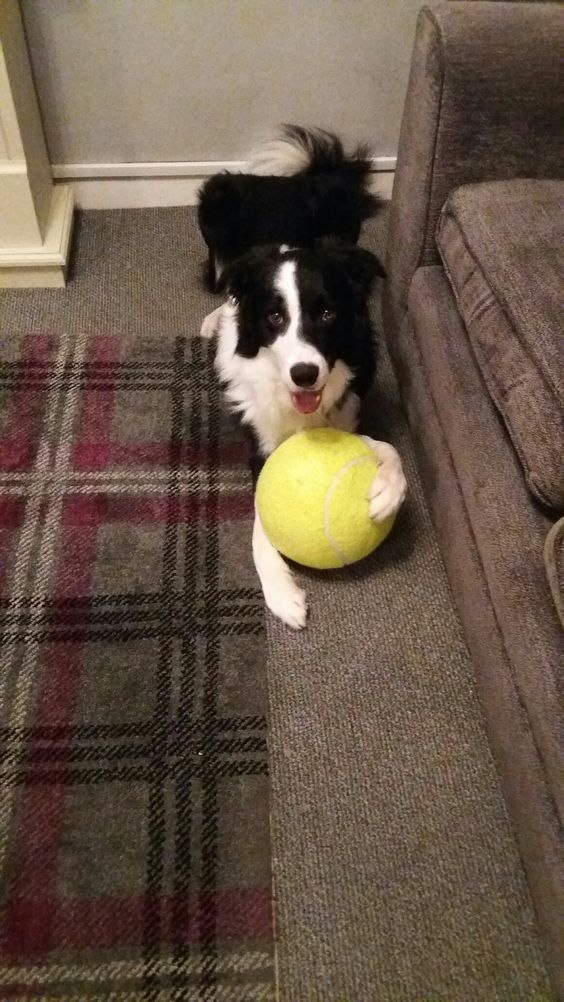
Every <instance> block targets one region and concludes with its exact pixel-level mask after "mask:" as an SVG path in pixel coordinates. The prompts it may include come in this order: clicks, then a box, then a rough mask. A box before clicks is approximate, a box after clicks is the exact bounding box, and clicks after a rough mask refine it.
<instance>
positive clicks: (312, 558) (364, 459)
mask: <svg viewBox="0 0 564 1002" xmlns="http://www.w3.org/2000/svg"><path fill="white" fill-rule="evenodd" d="M377 470H378V462H377V460H376V457H375V455H374V452H373V451H372V449H371V448H370V446H369V445H367V443H366V442H364V441H363V439H362V438H360V437H359V436H358V435H350V434H349V433H348V432H344V431H337V430H336V429H334V428H316V429H313V430H312V431H303V432H300V433H299V434H298V435H292V437H291V438H288V439H286V441H285V442H283V443H282V445H280V446H279V447H278V448H277V449H276V451H275V452H273V453H272V455H271V456H269V458H268V459H267V461H266V463H265V465H264V467H263V469H262V471H261V474H260V477H259V479H258V483H257V491H256V502H257V509H258V513H259V515H260V519H261V522H262V525H263V528H264V531H265V533H266V535H267V537H268V539H269V540H270V542H271V543H272V545H273V546H274V547H275V548H276V549H277V550H278V551H279V552H280V553H282V554H283V555H284V556H286V557H289V558H290V560H295V561H296V563H298V564H304V566H306V567H315V568H318V569H319V570H327V569H329V568H330V567H344V566H345V564H352V563H354V562H355V561H356V560H361V559H362V558H363V557H366V556H368V554H369V553H372V551H373V550H374V549H376V547H377V546H379V545H380V543H381V542H383V540H384V539H385V538H386V536H387V535H388V533H389V532H390V529H391V528H392V525H393V524H394V517H393V516H392V517H390V518H388V519H386V520H385V521H384V522H374V521H373V520H372V519H371V518H370V515H369V512H368V492H369V488H370V484H371V483H372V480H373V479H374V477H375V475H376V473H377Z"/></svg>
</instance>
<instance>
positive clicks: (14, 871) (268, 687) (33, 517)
mask: <svg viewBox="0 0 564 1002" xmlns="http://www.w3.org/2000/svg"><path fill="white" fill-rule="evenodd" d="M384 240H385V219H382V220H381V221H377V222H376V223H375V224H374V225H372V226H371V228H370V230H369V231H368V233H367V241H368V244H369V245H370V246H372V247H373V248H376V249H378V248H380V250H381V248H382V245H383V243H384ZM201 257H202V248H201V244H200V241H199V237H198V234H197V230H196V225H195V217H194V213H193V211H192V210H190V209H159V210H136V211H116V212H91V213H84V214H82V216H81V217H80V219H79V225H78V228H77V234H76V238H75V253H74V267H73V273H72V275H71V281H70V283H69V286H68V288H67V290H66V291H58V290H53V291H33V292H24V291H19V292H13V293H9V294H6V295H5V296H4V297H3V299H2V302H1V304H0V330H1V332H2V333H1V335H0V411H1V416H0V468H1V470H2V473H1V479H0V508H1V510H2V515H3V517H2V527H1V528H0V553H1V557H2V559H1V561H0V614H1V624H0V625H1V628H2V630H3V639H4V651H3V655H2V657H3V661H2V664H3V667H5V673H4V676H3V679H2V689H1V690H0V697H1V699H2V731H1V736H2V740H3V742H4V756H5V758H4V760H5V762H7V763H8V768H5V770H4V772H3V775H2V782H1V784H0V795H1V796H2V809H1V811H0V818H1V819H2V828H1V835H2V841H1V843H0V849H1V851H2V852H3V864H4V902H5V904H4V906H3V911H2V915H1V917H0V922H1V924H2V936H1V939H0V949H1V950H2V953H1V954H0V959H1V961H2V965H3V969H2V972H1V974H0V978H1V981H2V986H3V987H2V998H6V999H8V998H15V997H17V998H23V997H26V998H33V999H44V1000H45V1002H46V1000H47V999H55V998H56V999H65V1000H67V1002H70V1000H71V999H73V1000H74V999H76V1000H78V999H79V998H80V999H99V1000H104V999H108V1000H109V999H115V1000H118V999H119V1000H120V1002H121V1000H124V1002H125V1000H128V999H131V1000H133V999H163V1000H164V999H178V1000H180V999H192V998H193V999H200V998H201V999H206V1000H213V999H218V1000H219V999H225V1000H229V1002H231V1000H241V1002H251V1000H252V999H270V998H272V997H273V994H274V965H273V931H272V923H271V856H272V868H273V872H274V888H275V902H276V905H275V919H276V969H277V974H278V997H279V998H280V999H281V1000H283V1002H310V1000H312V1002H313V1000H316V1002H317V1000H319V1002H343V1000H344V999H347V1002H388V1000H389V1002H430V1000H431V999H433V1000H434V999H437V1000H438V999H441V1002H494V1000H495V1002H521V1000H523V1002H525V1000H526V1002H529V1000H532V999H537V1000H539V1002H540V1000H541V999H542V1000H548V999H550V998H552V995H551V993H550V989H549V988H548V985H547V981H546V974H545V968H544V963H543V958H542V951H541V947H540V944H539V939H538V934H537V929H536V925H535V919H534V915H533V912H532V906H531V902H530V898H529V894H528V890H527V887H526V883H525V879H524V875H523V870H522V867H521V863H520V860H519V857H518V854H517V850H516V846H515V842H514V838H513V834H512V830H511V825H510V822H509V819H508V817H507V813H506V810H505V806H504V803H503V800H502V797H501V793H500V789H499V783H498V779H497V775H496V771H495V767H494V763H493V760H492V757H491V754H490V750H489V745H488V741H487V737H486V734H485V730H484V725H483V720H482V715H481V711H480V707H479V703H478V699H477V696H476V692H475V687H474V680H473V675H472V666H471V663H470V660H469V657H468V653H467V650H466V646H465V643H464V639H463V637H462V635H461V631H460V626H459V623H458V619H457V616H456V612H455V610H454V606H453V602H452V598H451V595H450V592H449V588H448V584H447V581H446V578H445V574H444V570H443V566H442V563H441V559H440V556H439V551H438V546H437V540H436V535H435V532H434V530H433V527H432V525H431V522H430V518H429V514H428V511H427V508H426V505H425V500H424V496H423V491H422V488H421V484H420V481H419V477H418V473H417V468H416V464H415V458H414V454H413V448H412V445H411V440H410V437H409V432H408V429H407V427H406V424H405V420H404V417H403V413H402V410H401V407H400V405H399V401H398V394H397V388H396V385H395V381H394V377H393V374H392V372H391V368H390V365H389V362H388V360H387V356H386V352H385V349H384V348H383V346H382V348H381V363H380V373H379V379H378V385H377V387H376V389H375V393H374V396H373V400H372V402H371V405H370V407H369V409H368V413H367V426H366V431H368V432H369V433H371V434H373V436H374V437H380V438H383V439H386V440H389V441H392V442H393V443H394V444H395V445H396V446H397V447H398V449H399V450H400V452H401V454H402V456H403V459H404V462H405V465H406V469H407V471H408V478H409V484H410V495H409V500H408V503H407V505H406V509H405V512H404V514H403V516H402V518H401V519H400V520H399V521H398V523H397V526H396V528H395V530H394V533H393V535H392V536H391V537H390V539H389V540H388V541H387V542H386V543H385V544H384V545H383V546H382V548H381V549H380V550H378V551H377V552H376V553H375V554H374V555H373V557H371V558H369V559H368V560H367V561H366V562H364V563H363V564H361V565H358V566H357V567H354V568H350V569H348V570H345V571H340V572H335V573H331V574H323V573H315V572H306V571H304V572H303V574H302V575H301V577H302V579H303V581H304V583H305V584H306V587H307V589H308V594H309V600H310V607H311V620H310V623H309V625H308V628H307V630H306V631H304V633H303V634H300V635H295V634H292V633H290V632H289V631H288V630H287V629H285V628H284V627H283V626H282V625H281V624H279V623H278V622H276V621H274V620H273V619H271V618H270V617H268V618H266V619H265V617H264V611H263V607H262V602H261V596H260V593H259V592H258V589H257V582H256V580H255V576H254V572H253V568H252V563H251V558H250V547H249V537H250V520H251V514H252V498H251V494H250V484H249V479H248V475H247V471H246V462H245V449H244V445H243V443H242V441H241V439H240V437H239V434H238V432H237V430H236V428H235V427H234V426H233V424H232V422H231V421H230V419H229V418H228V416H227V415H226V414H225V411H224V409H223V407H222V403H221V399H220V397H219V394H218V391H217V387H216V385H215V381H214V378H213V373H212V367H211V363H212V358H211V354H210V349H209V347H208V346H206V345H205V344H204V343H203V342H201V341H200V340H198V338H197V336H196V335H197V332H198V328H199V324H200V321H201V318H202V317H203V316H204V315H205V314H206V313H207V312H208V311H209V310H210V308H212V307H213V306H214V305H215V300H214V299H213V298H212V297H210V296H208V295H207V294H206V293H204V292H203V291H202V289H201V286H200V283H199V274H200V263H201ZM374 311H375V320H376V323H377V326H378V301H377V297H376V300H375V303H374ZM380 341H381V338H380ZM267 716H268V730H267V726H266V718H267ZM267 736H268V756H267V751H266V738H267ZM269 771H270V786H271V792H270V808H269V777H268V775H267V773H268V772H269ZM269 823H270V830H269ZM22 993H23V994H22Z"/></svg>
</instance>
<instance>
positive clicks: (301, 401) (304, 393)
mask: <svg viewBox="0 0 564 1002" xmlns="http://www.w3.org/2000/svg"><path fill="white" fill-rule="evenodd" d="M320 400H321V393H316V392H314V390H300V392H299V393H292V403H293V405H294V407H295V408H296V410H297V411H299V412H300V414H313V412H314V411H316V410H317V408H318V407H319V401H320Z"/></svg>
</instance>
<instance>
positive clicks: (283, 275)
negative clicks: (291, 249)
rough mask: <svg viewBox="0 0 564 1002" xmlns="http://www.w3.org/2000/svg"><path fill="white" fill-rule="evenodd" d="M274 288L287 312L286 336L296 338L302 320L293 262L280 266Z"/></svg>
mask: <svg viewBox="0 0 564 1002" xmlns="http://www.w3.org/2000/svg"><path fill="white" fill-rule="evenodd" d="M274 288H275V289H278V292H279V293H280V294H281V296H282V298H283V300H284V302H285V303H286V309H287V310H288V316H289V318H290V323H289V325H288V330H287V331H286V336H288V335H290V334H294V335H295V336H296V337H297V335H298V332H299V329H300V324H301V319H302V311H301V309H300V294H299V292H298V283H297V281H296V262H295V261H284V262H283V264H281V265H280V267H279V269H278V274H277V275H276V277H275V279H274Z"/></svg>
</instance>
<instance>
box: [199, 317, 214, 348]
mask: <svg viewBox="0 0 564 1002" xmlns="http://www.w3.org/2000/svg"><path fill="white" fill-rule="evenodd" d="M216 331H217V311H216V310H214V311H213V313H208V315H207V317H206V318H205V320H204V322H203V324H202V326H201V327H200V337H205V338H206V339H207V340H208V341H209V340H210V339H211V338H212V337H215V334H216Z"/></svg>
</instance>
